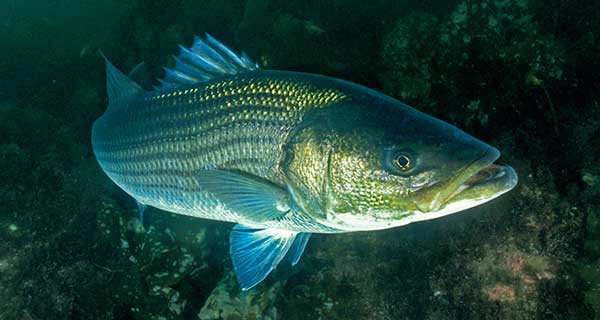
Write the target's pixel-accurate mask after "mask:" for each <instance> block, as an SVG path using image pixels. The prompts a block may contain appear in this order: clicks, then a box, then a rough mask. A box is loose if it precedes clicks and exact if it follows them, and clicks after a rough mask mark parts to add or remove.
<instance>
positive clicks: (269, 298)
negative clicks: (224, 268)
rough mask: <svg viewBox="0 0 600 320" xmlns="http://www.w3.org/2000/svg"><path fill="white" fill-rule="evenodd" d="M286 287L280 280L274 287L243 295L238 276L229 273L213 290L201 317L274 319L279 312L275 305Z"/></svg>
mask: <svg viewBox="0 0 600 320" xmlns="http://www.w3.org/2000/svg"><path fill="white" fill-rule="evenodd" d="M282 287H283V283H282V282H281V281H278V282H276V283H275V284H273V285H272V286H271V287H266V286H265V285H264V284H261V285H259V286H258V287H255V288H253V289H250V290H249V291H245V292H242V291H241V290H240V287H239V286H238V284H237V280H236V279H235V274H234V273H233V272H230V273H229V274H227V275H226V276H225V277H224V278H223V279H222V280H221V281H220V282H219V284H218V285H217V287H216V288H215V289H213V291H212V293H211V295H210V297H209V298H208V300H206V303H205V304H204V307H202V310H200V313H199V314H198V319H200V320H220V319H224V320H238V319H239V320H241V319H256V320H275V319H277V309H276V308H275V305H274V302H275V298H276V297H277V293H278V292H279V291H280V290H281V288H282Z"/></svg>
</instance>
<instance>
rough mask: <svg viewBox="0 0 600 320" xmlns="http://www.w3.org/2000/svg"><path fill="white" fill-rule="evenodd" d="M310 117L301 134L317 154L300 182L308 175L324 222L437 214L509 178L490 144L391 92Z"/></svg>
mask: <svg viewBox="0 0 600 320" xmlns="http://www.w3.org/2000/svg"><path fill="white" fill-rule="evenodd" d="M317 118H318V121H315V122H313V127H312V128H310V129H309V130H308V131H307V132H311V133H310V135H311V137H312V138H311V139H309V140H311V143H312V145H313V146H314V148H313V150H312V151H310V152H308V153H311V152H312V153H314V154H318V155H313V158H315V159H314V160H313V161H309V162H305V163H304V164H302V165H301V166H312V168H313V169H314V168H317V169H315V172H314V173H313V175H314V177H310V175H305V177H304V178H305V179H304V180H305V181H306V180H311V179H312V180H313V181H316V183H315V187H313V188H312V190H313V192H312V198H313V199H317V200H315V201H313V202H317V203H319V206H320V207H321V208H323V209H322V210H321V212H322V213H321V216H322V219H323V220H324V221H325V222H324V223H327V224H329V225H331V226H332V227H336V228H339V229H343V230H375V229H384V228H390V227H395V226H400V225H405V224H408V223H410V222H414V221H419V220H427V219H432V218H437V217H440V216H444V215H447V214H451V213H454V212H457V211H461V210H465V209H468V208H471V207H474V206H477V205H480V204H482V203H485V202H487V201H489V200H491V199H494V198H496V197H498V196H500V195H501V194H503V193H505V192H507V191H509V190H511V189H512V188H513V187H514V186H515V185H516V183H517V175H516V173H515V171H514V170H513V169H512V168H511V167H510V166H501V165H496V164H494V162H495V161H496V160H497V159H498V158H499V156H500V152H499V151H498V150H497V149H496V148H494V147H492V146H490V145H488V144H486V143H484V142H482V141H480V140H478V139H476V138H474V137H473V136H471V135H469V134H467V133H465V132H464V131H462V130H460V129H458V128H456V127H455V126H453V125H450V124H448V123H446V122H444V121H441V120H438V119H436V118H433V117H431V116H429V115H426V114H424V113H421V112H419V111H417V110H415V109H413V108H410V107H408V106H406V105H404V104H401V103H400V102H397V101H396V100H392V99H391V98H390V99H383V100H382V101H380V102H379V103H378V104H376V105H375V106H372V105H371V106H365V105H364V104H353V105H345V106H343V107H339V108H337V110H329V111H327V112H323V114H322V116H320V117H317ZM317 149H319V150H317ZM305 151H306V150H305ZM305 154H306V152H305ZM299 156H300V157H302V155H299ZM319 157H320V159H323V161H321V162H320V163H321V164H320V165H315V163H317V162H319V161H318V159H317V158H319ZM297 165H298V164H297ZM292 171H293V170H292ZM296 171H298V170H297V168H296ZM304 171H306V169H304ZM297 180H298V179H296V181H297ZM304 194H307V193H304ZM308 194H311V192H308Z"/></svg>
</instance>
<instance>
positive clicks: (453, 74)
mask: <svg viewBox="0 0 600 320" xmlns="http://www.w3.org/2000/svg"><path fill="white" fill-rule="evenodd" d="M204 32H209V33H210V34H212V35H213V36H215V37H216V38H217V39H219V40H222V41H223V42H224V43H226V44H228V45H229V46H230V47H232V48H234V49H235V50H236V51H239V50H242V49H243V50H245V51H246V52H247V53H248V55H249V56H250V57H252V58H253V59H254V60H256V61H258V62H259V64H260V65H261V66H263V67H264V68H268V69H282V70H293V71H304V72H313V73H319V74H325V75H330V76H334V77H338V78H343V79H346V80H351V81H354V82H358V83H361V84H364V85H366V86H369V87H371V88H375V89H377V90H380V91H382V92H384V93H386V94H388V95H391V96H393V97H395V98H397V99H399V100H401V101H403V102H406V103H408V104H409V105H412V106H414V107H415V108H417V109H419V110H421V111H423V112H426V113H429V114H431V115H433V116H436V117H438V118H440V119H442V120H445V121H448V122H450V123H452V124H455V125H456V126H458V127H459V128H461V129H463V130H465V131H466V132H468V133H470V134H472V135H474V136H475V137H478V138H480V139H482V140H483V141H486V142H488V143H490V144H492V145H494V146H496V147H498V148H499V149H500V151H502V155H503V156H502V158H501V159H500V161H501V162H503V163H509V164H511V165H512V166H514V167H515V169H516V170H517V172H518V174H519V176H520V183H519V185H518V186H517V187H516V188H515V190H513V191H511V192H510V193H508V194H506V195H505V196H503V197H501V198H499V199H496V200H494V201H492V202H490V203H487V204H485V205H483V206H480V207H477V208H474V209H471V210H468V211H465V212H461V213H458V214H455V215H452V216H448V217H445V218H441V219H437V220H429V221H424V222H419V223H415V224H411V225H408V226H405V227H401V228H395V229H391V230H385V231H378V232H357V233H348V234H340V235H316V236H313V240H312V241H311V242H310V244H309V245H308V247H307V249H306V252H305V255H304V257H303V258H302V260H301V262H300V263H299V264H298V265H297V266H296V267H294V268H291V267H289V266H287V265H285V264H282V265H281V266H280V267H279V268H278V269H277V270H275V272H274V273H272V274H271V275H270V276H269V277H268V278H267V279H266V280H265V281H264V282H263V283H261V284H260V285H259V286H257V287H256V289H253V290H250V291H248V292H244V293H242V292H241V291H240V289H239V287H238V284H237V282H236V279H235V276H234V275H233V273H232V266H231V261H230V258H229V254H228V251H229V249H228V248H229V247H228V234H229V231H230V229H231V226H232V225H231V224H228V223H221V222H214V221H207V220H200V219H193V218H188V217H185V216H179V215H173V214H170V213H166V212H161V211H159V210H157V209H153V208H150V209H149V210H147V212H146V215H147V217H148V220H149V221H148V226H147V227H146V228H144V227H143V226H142V225H141V223H140V221H139V219H138V215H137V208H136V204H135V202H134V201H133V199H131V198H129V197H128V196H127V195H126V194H125V193H124V192H122V191H121V190H120V189H119V188H118V187H117V186H116V185H114V184H113V183H112V182H111V181H110V180H109V179H108V177H106V176H105V175H104V174H103V173H102V171H101V170H100V168H99V166H98V164H97V162H96V160H95V159H94V156H93V154H92V151H91V146H90V131H91V124H92V122H93V121H94V120H95V119H96V118H98V117H99V116H100V115H101V114H102V113H103V112H104V110H105V108H106V105H107V99H106V92H105V75H104V64H103V60H102V58H101V56H100V54H99V51H100V50H102V52H103V53H104V54H105V55H106V56H107V57H109V58H110V59H111V60H112V61H113V62H114V63H115V64H116V65H117V66H118V67H120V68H121V69H122V70H130V69H132V68H133V67H134V66H135V65H137V64H138V63H139V62H140V61H145V62H146V63H147V64H148V66H149V67H150V72H151V73H152V75H153V76H154V78H157V77H159V76H162V72H163V71H162V67H163V66H165V65H168V64H169V63H172V62H173V61H172V55H173V54H176V53H177V51H178V48H177V44H185V45H189V44H190V43H191V41H192V39H193V36H194V35H195V34H197V35H203V34H204ZM0 48H1V49H2V50H0V181H1V182H0V204H1V211H0V319H157V320H158V319H163V320H167V319H226V320H234V319H432V320H433V319H600V161H599V159H600V142H599V139H600V106H599V101H600V2H598V1H595V0H547V1H542V0H492V1H470V0H464V1H429V0H427V1H415V0H411V1H403V0H400V1H392V0H372V1H363V0H361V1H358V0H308V1H300V0H295V1H283V0H247V1H241V0H233V1H210V0H208V1H200V0H171V1H158V0H150V1H148V0H133V1H117V0H114V1H113V0H102V1H89V0H82V1H74V0H52V1H29V0H20V1H17V0H5V1H2V2H0Z"/></svg>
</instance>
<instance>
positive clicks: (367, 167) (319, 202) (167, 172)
mask: <svg viewBox="0 0 600 320" xmlns="http://www.w3.org/2000/svg"><path fill="white" fill-rule="evenodd" d="M175 61H176V63H175V66H174V67H173V68H170V69H165V70H166V75H165V77H164V78H163V79H160V80H159V81H160V83H161V86H160V87H155V89H154V90H151V91H149V90H144V89H142V87H141V86H140V85H139V84H137V83H136V82H134V81H133V80H131V79H130V78H129V77H127V76H126V75H124V74H123V73H122V72H120V71H119V70H118V69H117V68H116V67H115V66H114V65H113V64H112V63H110V62H109V61H108V60H107V59H106V77H107V81H106V84H107V93H108V108H107V110H106V112H105V113H104V114H103V115H102V116H101V117H100V118H99V119H97V120H96V121H95V122H94V124H93V127H92V147H93V151H94V154H95V156H96V159H97V161H98V163H99V165H100V167H101V168H102V170H103V171H104V172H105V173H106V174H107V175H108V177H110V179H111V180H112V181H114V183H116V184H117V185H118V186H119V187H120V188H121V189H123V190H124V191H125V192H126V193H128V194H129V195H131V196H132V197H133V198H134V199H135V200H136V201H137V202H138V204H139V207H140V211H141V212H143V209H144V208H145V207H146V206H152V207H156V208H159V209H162V210H165V211H169V212H174V213H177V214H182V215H187V216H192V217H197V218H204V219H212V220H220V221H228V222H234V223H236V225H235V226H234V228H233V230H232V232H231V235H230V252H231V256H232V262H233V266H234V270H235V272H236V275H237V278H238V280H239V283H240V285H241V287H242V289H243V290H248V289H250V288H252V287H253V286H255V285H256V284H258V283H259V282H261V281H262V280H263V279H264V278H265V277H266V276H267V275H268V274H269V273H270V272H271V271H272V270H273V269H274V268H275V267H276V266H277V265H278V264H279V263H280V262H281V260H282V259H283V258H284V257H286V256H287V257H288V258H289V260H290V261H291V263H292V264H293V265H295V264H296V263H297V262H298V260H299V259H300V257H301V255H302V252H303V251H304V248H305V246H306V243H307V242H308V239H309V237H310V234H311V233H340V232H352V231H364V230H379V229H386V228H392V227H397V226H402V225H406V224H408V223H411V222H414V221H420V220H427V219H432V218H437V217H441V216H444V215H448V214H451V213H454V212H457V211H461V210H464V209H467V208H471V207H474V206H476V205H479V204H482V203H485V202H487V201H489V200H491V199H494V198H496V197H498V196H499V195H501V194H503V193H505V192H507V191H509V190H511V189H512V188H513V187H514V186H515V185H516V183H517V175H516V174H515V171H514V170H513V169H512V168H511V167H509V166H499V165H495V164H494V161H496V160H497V159H498V157H499V156H500V153H499V151H498V150H497V149H495V148H493V147H491V146H489V145H487V144H486V143H484V142H482V141H480V140H478V139H476V138H474V137H472V136H470V135H468V134H467V133H465V132H463V131H461V130H459V129H458V128H456V127H454V126H452V125H450V124H448V123H446V122H443V121H441V120H438V119H436V118H433V117H431V116H429V115H426V114H424V113H421V112H419V111H417V110H415V109H413V108H411V107H409V106H407V105H405V104H403V103H401V102H399V101H397V100H395V99H393V98H391V97H388V96H385V95H383V94H381V93H378V92H376V91H374V90H371V89H368V88H366V87H363V86H361V85H358V84H355V83H351V82H348V81H343V80H339V79H334V78H330V77H325V76H320V75H314V74H307V73H299V72H289V71H274V70H262V69H260V68H259V67H258V65H257V64H255V63H253V62H252V61H251V60H250V59H249V58H248V56H247V55H245V54H244V53H242V54H240V55H238V54H236V53H234V52H233V51H232V50H231V49H229V48H228V47H226V46H225V45H223V44H222V43H220V42H219V41H217V40H216V39H214V38H213V37H211V36H210V35H207V36H206V38H205V39H200V38H198V37H196V38H195V41H194V43H193V45H192V46H191V47H190V48H186V47H183V46H180V53H179V55H178V56H177V57H176V58H175Z"/></svg>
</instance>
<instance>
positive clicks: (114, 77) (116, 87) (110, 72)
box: [102, 55, 144, 108]
mask: <svg viewBox="0 0 600 320" xmlns="http://www.w3.org/2000/svg"><path fill="white" fill-rule="evenodd" d="M102 57H103V58H104V61H105V63H106V91H107V93H108V107H109V108H110V107H111V106H116V105H118V103H117V102H118V101H119V100H122V99H123V98H126V97H130V96H133V95H136V94H138V93H140V92H143V91H144V90H143V89H142V88H141V87H140V86H139V85H138V84H137V83H135V82H134V81H133V80H131V79H129V78H128V77H127V76H126V75H124V74H123V73H122V72H121V71H119V69H117V68H116V67H115V66H114V65H113V64H112V63H111V62H110V61H108V59H107V58H106V57H105V56H104V55H102Z"/></svg>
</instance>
